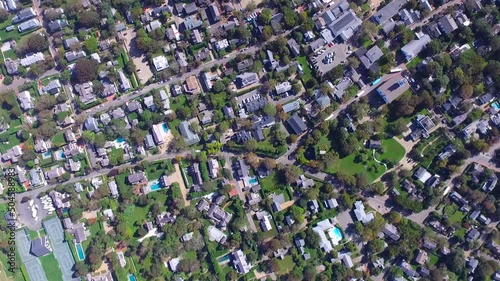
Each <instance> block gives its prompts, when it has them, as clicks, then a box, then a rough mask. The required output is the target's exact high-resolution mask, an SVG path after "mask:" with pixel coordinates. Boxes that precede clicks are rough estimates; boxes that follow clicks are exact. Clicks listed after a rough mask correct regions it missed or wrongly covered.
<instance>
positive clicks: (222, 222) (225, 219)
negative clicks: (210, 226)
mask: <svg viewBox="0 0 500 281" xmlns="http://www.w3.org/2000/svg"><path fill="white" fill-rule="evenodd" d="M231 216H232V215H231V214H229V213H227V212H226V211H224V209H222V208H221V207H219V206H217V205H215V204H214V205H212V206H210V208H209V209H208V211H207V217H208V218H209V219H211V220H213V221H214V222H215V223H217V224H218V225H219V226H220V227H225V226H226V225H227V224H228V223H229V220H231Z"/></svg>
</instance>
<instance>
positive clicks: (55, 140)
mask: <svg viewBox="0 0 500 281" xmlns="http://www.w3.org/2000/svg"><path fill="white" fill-rule="evenodd" d="M52 144H53V145H54V146H55V147H61V146H63V145H65V144H66V140H65V139H64V132H59V133H57V134H56V135H55V136H54V137H52Z"/></svg>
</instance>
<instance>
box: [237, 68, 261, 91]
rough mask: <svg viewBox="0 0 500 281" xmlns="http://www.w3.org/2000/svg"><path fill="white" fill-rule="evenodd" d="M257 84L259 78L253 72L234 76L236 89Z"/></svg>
mask: <svg viewBox="0 0 500 281" xmlns="http://www.w3.org/2000/svg"><path fill="white" fill-rule="evenodd" d="M257 82H259V76H257V73H255V72H244V73H242V74H239V75H237V76H236V80H235V83H236V85H237V86H238V88H244V87H247V86H250V85H253V84H255V83H257Z"/></svg>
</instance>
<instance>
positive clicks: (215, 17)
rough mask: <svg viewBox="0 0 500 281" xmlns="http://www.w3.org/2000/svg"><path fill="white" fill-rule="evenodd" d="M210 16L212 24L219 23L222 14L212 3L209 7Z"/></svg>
mask: <svg viewBox="0 0 500 281" xmlns="http://www.w3.org/2000/svg"><path fill="white" fill-rule="evenodd" d="M208 14H209V15H210V18H211V19H212V22H214V23H215V22H218V21H220V18H221V17H220V12H219V8H217V6H216V5H215V3H212V4H210V5H208Z"/></svg>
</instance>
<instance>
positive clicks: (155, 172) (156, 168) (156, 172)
mask: <svg viewBox="0 0 500 281" xmlns="http://www.w3.org/2000/svg"><path fill="white" fill-rule="evenodd" d="M161 164H162V163H161V161H160V162H156V163H152V164H150V165H149V167H148V168H147V169H146V175H147V177H148V180H156V179H159V178H160V176H161V175H163V174H164V173H165V170H164V169H162V168H161Z"/></svg>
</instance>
